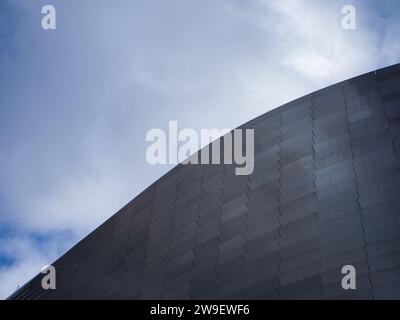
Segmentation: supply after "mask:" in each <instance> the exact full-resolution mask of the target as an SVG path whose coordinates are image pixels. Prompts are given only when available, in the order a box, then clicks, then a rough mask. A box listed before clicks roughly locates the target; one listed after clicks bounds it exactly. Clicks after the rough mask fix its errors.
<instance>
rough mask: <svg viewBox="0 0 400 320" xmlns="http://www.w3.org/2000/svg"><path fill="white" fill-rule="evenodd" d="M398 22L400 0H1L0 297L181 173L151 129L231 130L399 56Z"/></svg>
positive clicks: (399, 28)
mask: <svg viewBox="0 0 400 320" xmlns="http://www.w3.org/2000/svg"><path fill="white" fill-rule="evenodd" d="M45 4H52V5H54V6H55V8H56V10H57V11H56V12H57V29H56V30H52V31H44V30H42V28H41V18H42V14H41V8H42V6H43V5H45ZM346 4H352V5H354V6H355V8H356V10H357V16H356V17H357V27H356V29H355V30H351V31H346V30H343V29H342V28H341V24H340V22H341V19H342V14H341V8H342V6H343V5H346ZM399 30H400V2H399V1H397V0H393V1H368V0H363V1H350V0H346V1H325V0H320V1H318V0H314V1H312V0H310V1H302V0H294V1H290V0H283V1H282V0H269V1H267V0H230V1H228V0H220V1H215V0H202V1H194V0H180V1H177V0H169V1H161V0H159V1H153V0H148V1H132V0H129V1H128V0H120V1H105V0H104V1H103V0H102V1H99V0H96V1H95V0H90V1H89V0H79V1H78V0H69V1H66V0H64V1H61V0H60V1H58V0H47V1H29V0H2V1H1V2H0V298H5V297H7V296H8V295H9V294H11V293H12V292H13V290H14V289H15V288H16V287H17V286H18V285H23V284H24V283H25V282H26V281H27V280H29V279H30V278H31V277H32V276H34V275H35V274H36V273H37V272H38V270H39V269H40V268H41V267H42V266H43V265H45V264H49V263H51V262H52V261H54V260H55V259H56V258H57V257H59V256H60V255H61V254H62V253H64V252H65V251H66V250H68V249H69V248H70V247H71V246H73V245H74V244H75V243H76V242H77V241H79V240H80V239H82V238H83V237H84V236H85V235H87V234H88V233H89V232H90V231H91V230H93V229H94V228H95V227H97V226H98V225H100V224H101V223H102V222H104V221H105V220H106V219H107V218H108V217H110V216H111V215H112V214H113V213H115V212H116V211H117V210H118V209H119V208H121V207H122V206H123V205H124V204H126V203H127V202H128V201H129V200H131V199H132V198H133V197H134V196H136V195H137V194H138V193H139V192H140V191H142V190H143V189H144V188H146V187H147V186H148V185H150V184H151V183H152V182H153V181H154V180H155V179H157V178H158V177H160V176H161V175H162V174H163V173H165V172H166V171H168V170H169V169H170V168H171V167H170V166H151V165H149V164H147V162H146V158H145V154H146V148H147V146H148V144H147V143H146V141H145V136H146V133H147V131H148V130H150V129H152V128H165V129H166V128H167V126H168V121H169V120H177V121H178V125H179V126H180V128H186V127H189V128H194V129H200V128H220V129H222V128H234V127H236V126H238V125H240V124H241V123H243V122H246V121H248V120H250V119H252V118H254V117H255V116H257V115H260V114H262V113H264V112H266V111H268V110H270V109H272V108H274V107H277V106H279V105H281V104H283V103H285V102H288V101H290V100H292V99H295V98H297V97H300V96H302V95H304V94H307V93H309V92H312V91H315V90H317V89H319V88H322V87H325V86H327V85H329V84H333V83H335V82H338V81H340V80H344V79H346V78H349V77H353V76H356V75H358V74H362V73H365V72H368V71H371V70H373V69H377V68H380V67H384V66H387V65H390V64H394V63H398V62H400V33H399Z"/></svg>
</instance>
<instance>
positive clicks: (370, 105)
mask: <svg viewBox="0 0 400 320" xmlns="http://www.w3.org/2000/svg"><path fill="white" fill-rule="evenodd" d="M241 128H254V129H255V170H254V172H253V173H252V174H251V175H249V176H236V175H235V174H234V167H233V166H232V165H187V166H182V165H179V166H177V167H176V168H174V169H173V170H171V171H170V172H169V173H168V174H166V175H165V176H163V177H162V178H160V179H159V180H158V181H156V182H155V183H154V184H153V185H151V186H150V187H149V188H148V189H146V190H145V191H144V192H142V193H141V194H140V195H139V196H138V197H136V198H135V199H134V200H133V201H131V202H130V203H129V204H128V205H127V206H125V207H124V208H123V209H121V210H120V211H119V212H118V213H117V214H115V215H114V216H113V217H112V218H110V219H109V220H108V221H106V222H105V223H104V224H103V225H102V226H100V227H99V228H98V229H97V230H95V231H94V232H93V233H91V234H90V235H89V236H88V237H86V238H85V239H84V240H82V241H81V242H80V243H79V244H77V245H76V246H75V247H73V248H72V249H71V250H70V251H69V252H67V253H66V254H65V255H64V256H63V257H61V258H60V259H59V260H57V261H56V262H55V263H54V266H55V267H56V270H57V289H56V290H49V291H45V290H43V289H42V288H41V285H40V282H41V277H40V276H38V277H36V278H34V279H33V280H32V281H30V282H29V283H28V284H26V285H25V286H24V287H23V288H22V289H20V290H19V291H17V292H16V293H14V294H13V296H11V298H13V299H68V298H73V299H87V298H94V299H95V298H102V299H220V298H221V299H222V298H229V299H302V298H305V299H333V298H340V299H383V298H390V299H400V171H399V159H400V65H395V66H391V67H388V68H385V69H381V70H378V71H376V72H371V73H368V74H365V75H362V76H359V77H356V78H353V79H350V80H347V81H344V82H341V83H338V84H336V85H333V86H330V87H328V88H325V89H322V90H319V91H317V92H315V93H312V94H309V95H307V96H305V97H302V98H300V99H297V100H295V101H292V102H290V103H288V104H286V105H284V106H282V107H280V108H277V109H275V110H272V111H270V112H267V113H265V114H264V115H262V116H260V117H258V118H256V119H253V120H252V121H250V122H248V123H246V124H244V125H243V126H242V127H241ZM347 264H351V265H354V266H355V268H356V271H357V289H356V290H347V291H345V290H343V289H342V287H341V279H342V277H343V275H342V274H341V267H342V266H343V265H347Z"/></svg>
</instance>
